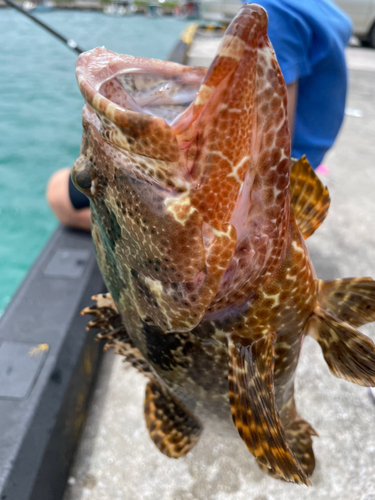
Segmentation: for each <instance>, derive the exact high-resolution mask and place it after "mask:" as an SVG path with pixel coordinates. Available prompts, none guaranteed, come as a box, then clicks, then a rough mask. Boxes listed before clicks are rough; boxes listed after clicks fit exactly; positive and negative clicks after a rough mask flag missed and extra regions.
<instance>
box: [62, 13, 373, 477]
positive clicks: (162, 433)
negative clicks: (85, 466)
mask: <svg viewBox="0 0 375 500" xmlns="http://www.w3.org/2000/svg"><path fill="white" fill-rule="evenodd" d="M77 79H78V83H79V87H80V90H81V92H82V94H83V96H84V98H85V100H86V105H85V107H84V110H83V128H84V133H83V141H82V147H81V156H80V157H79V158H78V160H77V161H76V163H75V165H74V167H73V171H72V178H73V180H74V182H75V184H76V186H77V187H78V188H79V189H80V190H81V191H82V192H84V193H85V194H86V195H87V196H88V197H89V198H90V205H91V213H92V235H93V240H94V243H95V248H96V252H97V259H98V263H99V266H100V269H101V272H102V273H103V276H104V279H105V282H106V284H107V286H108V289H109V292H110V294H111V297H107V296H104V297H99V298H98V301H97V306H96V307H92V308H88V309H87V310H86V312H90V313H91V314H94V315H95V316H96V320H95V321H93V322H92V323H91V324H92V325H94V326H99V327H101V328H102V329H103V331H105V336H106V338H107V339H109V340H110V343H112V344H114V345H115V346H117V350H118V351H119V352H121V353H123V354H124V355H125V356H126V357H127V359H128V360H129V361H130V362H131V363H132V364H133V365H134V366H136V367H137V368H139V369H140V370H141V371H143V373H145V375H147V376H148V377H149V379H150V381H149V384H148V386H147V389H146V398H145V419H146V425H147V428H148V431H149V433H150V436H151V438H152V439H153V441H154V443H155V444H156V445H157V446H158V448H159V449H160V450H161V451H162V452H163V453H165V454H166V455H168V456H171V457H175V458H178V457H179V456H183V455H185V454H186V453H187V452H188V451H189V450H190V449H191V448H192V447H193V446H194V445H195V444H196V443H197V441H198V440H199V436H200V434H201V431H202V428H203V426H204V425H215V426H216V429H217V430H218V432H230V431H233V430H235V429H237V431H238V433H239V435H240V437H241V438H242V440H243V441H244V443H245V444H246V446H247V447H248V449H249V451H250V452H251V453H252V454H253V455H254V456H255V458H256V460H257V462H258V465H259V466H260V467H261V468H262V469H263V470H264V471H265V472H268V473H269V474H271V475H272V476H274V477H277V478H281V479H284V480H287V481H292V482H296V483H300V484H310V483H309V480H308V476H309V475H311V473H312V472H313V469H314V464H315V461H314V454H313V451H312V439H311V436H313V435H316V433H315V431H314V430H313V428H312V427H311V426H310V425H309V424H308V423H307V422H306V421H304V420H303V419H302V418H301V417H300V416H299V415H298V413H297V411H296V407H295V402H294V377H295V371H296V367H297V363H298V358H299V353H300V349H301V346H302V342H303V338H304V337H305V335H307V334H310V335H312V336H313V337H314V338H316V340H317V341H318V342H319V343H320V345H321V347H322V349H323V354H324V356H325V359H326V361H327V363H328V364H329V367H330V369H331V371H332V372H333V373H334V374H335V375H336V376H340V377H343V378H346V379H348V380H352V381H354V382H357V383H359V384H361V385H374V381H375V379H374V376H375V355H374V346H373V344H372V342H371V341H370V339H368V338H367V337H365V336H364V335H362V334H360V333H359V332H358V331H357V330H356V329H355V327H356V326H358V325H360V324H363V323H365V322H368V321H374V320H375V307H374V305H375V299H374V297H375V293H374V291H375V288H374V282H373V281H372V280H371V279H370V278H358V279H346V280H335V281H333V282H323V281H320V280H318V279H317V278H316V275H315V272H314V269H313V265H312V263H311V260H310V257H309V254H308V251H307V249H306V246H305V243H304V239H305V238H306V237H308V236H309V235H310V234H312V232H314V230H315V229H316V228H317V227H318V226H319V225H320V223H321V222H322V221H323V219H324V217H325V216H326V214H327V210H328V206H329V195H328V191H327V190H326V189H325V188H324V187H323V186H322V185H321V183H320V181H319V180H318V179H317V177H316V176H315V174H314V172H313V170H312V169H311V167H310V166H309V165H308V162H307V161H306V159H304V158H302V159H301V160H299V161H298V162H296V161H294V160H291V159H290V136H289V129H288V118H287V112H286V108H287V105H286V104H287V95H286V88H285V83H284V80H283V77H282V74H281V72H280V68H279V66H278V64H277V60H276V57H275V54H274V51H273V49H272V46H271V44H270V42H269V40H268V37H267V15H266V12H265V11H264V10H263V9H262V8H261V7H259V6H257V5H255V4H250V5H245V6H243V7H242V8H241V9H240V11H239V14H238V15H237V16H236V18H235V19H234V20H233V22H232V23H231V25H230V26H229V27H228V29H227V31H226V34H225V35H224V37H223V40H222V42H221V45H220V48H219V50H218V53H217V55H216V57H215V59H214V60H213V62H212V64H211V66H210V68H209V69H208V70H207V71H206V70H205V69H203V68H189V67H185V66H180V65H178V64H175V63H169V62H163V61H156V60H147V59H139V58H134V57H130V56H119V55H118V54H115V53H113V52H110V51H107V50H105V49H103V48H97V49H94V50H92V51H89V52H87V53H84V54H82V55H81V56H80V57H79V59H78V62H77ZM233 424H234V425H233Z"/></svg>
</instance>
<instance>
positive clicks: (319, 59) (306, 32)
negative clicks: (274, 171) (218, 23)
mask: <svg viewBox="0 0 375 500" xmlns="http://www.w3.org/2000/svg"><path fill="white" fill-rule="evenodd" d="M255 1H256V3H257V4H259V5H261V6H262V7H264V8H265V9H266V11H267V13H268V18H269V24H268V36H269V38H270V40H271V43H272V45H273V47H274V49H275V52H276V56H277V60H278V63H279V65H280V68H281V71H282V73H283V75H284V79H285V83H286V84H287V85H289V84H290V83H293V82H294V81H296V80H298V98H297V107H296V116H295V121H294V137H293V141H292V156H293V157H295V158H300V157H301V156H302V155H303V154H305V155H306V156H307V159H308V160H309V161H310V163H311V165H312V166H313V167H314V168H316V167H318V166H319V164H320V163H321V161H322V159H323V156H324V154H325V153H326V151H327V150H328V149H329V148H330V147H331V146H332V144H333V142H334V140H335V138H336V136H337V133H338V131H339V129H340V126H341V123H342V120H343V118H344V111H345V98H346V91H347V69H346V63H345V53H344V49H345V46H346V45H347V43H348V41H349V37H350V35H351V28H352V23H351V20H350V19H349V17H348V16H347V15H346V14H345V13H344V12H343V11H342V10H341V9H339V8H338V7H337V6H336V5H335V4H334V3H333V2H332V1H331V0H255ZM243 3H246V1H243Z"/></svg>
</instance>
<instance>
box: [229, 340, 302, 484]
mask: <svg viewBox="0 0 375 500" xmlns="http://www.w3.org/2000/svg"><path fill="white" fill-rule="evenodd" d="M274 342H275V335H274V334H273V333H271V332H270V333H269V334H268V335H266V336H264V337H262V338H260V339H259V340H256V341H252V342H250V341H247V340H246V339H244V338H240V337H237V336H234V335H232V336H231V337H230V339H229V358H230V361H229V400H230V404H231V412H232V418H233V422H234V425H235V426H236V428H237V430H238V432H239V434H240V436H241V438H242V440H243V441H244V442H245V444H246V446H247V448H248V450H249V451H250V453H252V454H253V455H254V456H255V458H256V460H257V462H258V464H259V466H260V467H261V468H262V469H263V470H268V471H269V472H270V473H271V475H274V476H276V477H280V478H282V479H284V480H285V481H290V482H294V483H298V484H305V485H310V484H311V483H310V481H309V480H308V479H307V477H306V474H305V472H304V470H303V468H302V466H301V464H300V463H299V462H298V460H297V459H296V457H295V456H294V454H293V452H292V450H291V448H290V446H289V444H288V441H287V436H286V434H285V431H284V429H283V426H282V423H281V420H280V416H279V414H278V412H277V409H276V405H275V398H274V393H273V370H274Z"/></svg>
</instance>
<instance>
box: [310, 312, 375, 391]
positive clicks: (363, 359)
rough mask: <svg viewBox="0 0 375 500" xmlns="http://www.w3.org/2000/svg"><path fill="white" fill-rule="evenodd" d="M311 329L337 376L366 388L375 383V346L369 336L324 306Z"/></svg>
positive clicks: (330, 367) (331, 369)
mask: <svg viewBox="0 0 375 500" xmlns="http://www.w3.org/2000/svg"><path fill="white" fill-rule="evenodd" d="M307 332H308V334H309V335H311V336H312V337H313V338H314V339H315V340H317V341H318V342H319V345H320V347H321V348H322V351H323V356H324V359H325V360H326V362H327V364H328V367H329V369H330V371H331V373H332V374H333V375H335V376H336V377H338V378H343V379H345V380H349V381H350V382H354V383H355V384H358V385H362V386H365V387H374V386H375V345H374V343H373V341H372V340H371V339H370V338H369V337H367V336H366V335H363V333H361V332H359V331H358V330H357V329H356V328H354V327H352V326H351V325H349V323H345V322H343V321H341V320H340V319H338V318H336V317H335V316H332V315H331V314H330V313H328V312H326V311H324V310H322V309H321V308H320V307H317V308H316V309H315V314H314V315H313V316H312V317H311V318H310V320H309V323H308V325H307Z"/></svg>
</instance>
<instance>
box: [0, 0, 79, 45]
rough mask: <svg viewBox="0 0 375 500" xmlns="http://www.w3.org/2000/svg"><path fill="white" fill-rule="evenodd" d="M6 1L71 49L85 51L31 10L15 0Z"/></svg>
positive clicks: (5, 0)
mask: <svg viewBox="0 0 375 500" xmlns="http://www.w3.org/2000/svg"><path fill="white" fill-rule="evenodd" d="M4 2H5V3H6V4H8V5H9V6H10V7H13V9H16V10H18V12H21V14H24V15H25V16H27V17H29V18H30V19H31V20H32V21H34V22H35V23H36V24H39V26H41V27H42V28H44V29H45V30H46V31H48V32H49V33H51V35H53V36H55V37H56V38H58V39H59V40H60V42H63V43H64V44H65V45H66V46H67V47H69V48H70V49H71V50H74V51H75V52H77V54H82V52H84V50H82V49H81V48H79V47H78V45H77V43H76V42H75V41H74V40H72V39H68V38H65V37H64V36H62V35H60V33H57V31H55V30H54V29H52V28H50V27H49V26H48V25H47V24H45V23H43V22H42V21H40V20H39V19H38V18H37V17H35V16H33V15H32V14H30V13H29V12H27V10H25V9H23V8H22V7H20V6H19V5H17V4H16V3H14V2H13V0H4Z"/></svg>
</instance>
